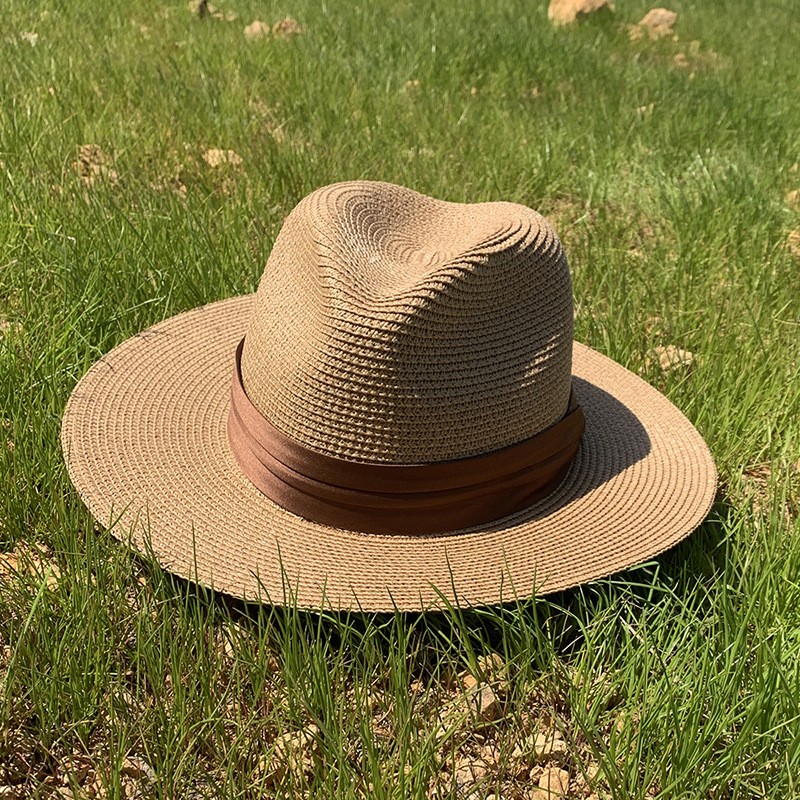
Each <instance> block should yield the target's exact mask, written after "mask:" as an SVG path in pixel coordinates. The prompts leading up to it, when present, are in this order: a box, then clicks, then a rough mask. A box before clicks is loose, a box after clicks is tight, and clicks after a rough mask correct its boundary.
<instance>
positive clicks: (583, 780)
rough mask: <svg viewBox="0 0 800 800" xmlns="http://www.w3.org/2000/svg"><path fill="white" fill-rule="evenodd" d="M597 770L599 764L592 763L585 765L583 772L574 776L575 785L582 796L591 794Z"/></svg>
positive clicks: (598, 769) (598, 770)
mask: <svg viewBox="0 0 800 800" xmlns="http://www.w3.org/2000/svg"><path fill="white" fill-rule="evenodd" d="M599 772H600V765H599V764H595V763H592V764H589V766H588V767H586V771H585V773H580V774H579V775H577V776H576V777H575V785H576V787H577V788H578V791H579V792H581V793H582V794H583V795H584V797H588V796H590V795H591V794H592V790H593V788H594V783H595V779H596V778H597V775H598V773H599Z"/></svg>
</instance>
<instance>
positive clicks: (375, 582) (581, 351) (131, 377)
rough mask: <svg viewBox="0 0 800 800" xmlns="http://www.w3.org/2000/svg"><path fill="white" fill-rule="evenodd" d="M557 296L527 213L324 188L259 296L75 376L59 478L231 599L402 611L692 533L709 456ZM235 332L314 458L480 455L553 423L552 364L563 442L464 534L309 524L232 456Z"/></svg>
mask: <svg viewBox="0 0 800 800" xmlns="http://www.w3.org/2000/svg"><path fill="white" fill-rule="evenodd" d="M387 218H388V219H390V221H391V224H387V222H386V220H387ZM348 265H349V266H348ZM570 292H571V288H570V283H569V276H568V272H567V266H566V261H565V259H564V256H563V253H562V251H561V247H560V244H559V243H558V240H557V238H556V237H555V236H554V234H553V233H552V231H551V229H550V228H549V226H548V225H547V224H546V222H545V221H544V220H543V219H542V218H541V217H540V216H539V215H537V214H535V212H532V211H530V210H529V209H525V208H524V207H521V206H516V205H513V204H507V203H493V204H481V205H476V206H460V205H456V204H450V203H441V202H439V201H434V200H430V199H429V198H424V197H422V196H421V195H417V194H415V193H413V192H410V191H408V190H404V189H401V188H400V187H391V186H388V185H386V184H365V183H358V184H343V185H338V186H334V187H326V188H325V189H323V190H320V191H318V192H316V193H314V194H313V195H311V196H309V197H308V198H306V200H304V201H303V202H302V203H301V204H300V205H299V206H298V208H297V209H296V210H295V211H294V212H293V213H292V214H291V215H290V217H289V218H288V219H287V221H286V223H285V225H284V227H283V229H282V231H281V234H280V235H279V237H278V240H277V241H276V244H275V248H274V251H273V254H272V255H271V257H270V260H269V263H268V265H267V268H266V270H265V274H264V278H263V280H262V283H261V286H260V288H259V291H258V294H257V295H255V296H246V297H239V298H234V299H231V300H226V301H222V302H219V303H214V304H211V305H209V306H204V307H202V308H198V309H194V310H192V311H189V312H186V313H184V314H181V315H178V316H176V317H173V318H172V319H169V320H167V321H165V322H163V323H161V324H159V325H156V326H154V327H153V328H150V329H148V330H146V331H144V332H143V333H141V334H139V335H138V336H135V337H133V338H131V339H129V340H128V341H126V342H123V343H122V344H121V345H120V346H118V347H117V348H115V349H114V350H112V351H111V352H110V353H108V354H107V355H106V356H104V357H103V358H102V359H101V360H100V361H99V362H97V363H96V364H95V365H94V366H93V367H92V368H91V369H90V370H89V372H88V373H87V374H86V375H85V376H84V378H83V379H82V380H81V381H80V382H79V384H78V386H77V387H76V388H75V391H74V392H73V394H72V396H71V397H70V400H69V403H68V405H67V408H66V410H65V414H64V422H63V427H62V446H63V449H64V454H65V459H66V462H67V467H68V470H69V474H70V477H71V478H72V480H73V482H74V484H75V486H76V487H77V489H78V491H79V493H80V495H81V497H82V498H83V500H84V501H85V502H86V504H87V506H88V507H89V509H90V511H91V512H92V514H93V515H94V517H95V518H96V519H97V520H98V521H99V522H100V523H101V524H103V525H106V526H110V527H111V530H112V532H113V533H114V534H115V535H116V536H117V537H119V538H121V539H123V540H125V541H128V540H130V541H131V542H132V544H133V545H134V546H135V547H137V548H139V549H141V550H147V549H152V552H153V553H154V554H155V555H156V557H157V558H158V559H159V561H161V563H162V564H163V565H164V566H165V567H166V568H167V569H169V570H171V571H173V572H175V573H176V574H179V575H181V576H183V577H186V578H188V579H191V580H196V581H198V582H200V583H202V584H204V585H206V586H211V587H213V588H215V589H217V590H220V591H223V592H226V593H229V594H232V595H235V596H239V597H245V598H249V599H259V600H262V601H269V602H275V603H284V602H293V603H296V604H297V605H298V606H300V607H305V608H319V607H320V606H322V605H325V606H326V607H329V608H341V609H348V608H360V609H362V610H365V611H389V610H392V609H394V608H399V609H402V610H421V609H430V608H436V607H441V605H442V603H443V601H444V600H446V601H447V602H452V603H456V604H458V605H483V604H493V603H498V602H503V601H510V600H513V599H515V598H517V597H525V596H529V595H531V594H534V593H540V594H541V593H545V592H552V591H556V590H560V589H564V588H567V587H571V586H575V585H577V584H580V583H583V582H585V581H587V580H590V579H592V578H596V577H600V576H603V575H608V574H611V573H613V572H616V571H618V570H621V569H624V568H625V567H628V566H630V565H632V564H635V563H638V562H640V561H642V560H644V559H646V558H648V557H650V556H653V555H656V554H657V553H659V552H662V551H663V550H665V549H667V548H669V547H670V546H672V545H673V544H675V543H676V542H677V541H679V540H680V539H682V538H683V537H684V536H686V535H687V534H688V533H689V532H690V531H691V530H693V529H694V528H695V527H696V526H697V525H698V524H699V523H700V521H701V520H702V519H703V518H704V517H705V515H706V514H707V512H708V510H709V508H710V505H711V502H712V500H713V497H714V494H715V490H716V470H715V468H714V464H713V461H712V459H711V456H710V453H709V451H708V449H707V447H706V445H705V443H704V442H703V440H702V438H701V437H700V435H699V433H698V432H697V431H696V430H695V429H694V427H693V426H692V424H691V423H690V422H689V421H688V420H687V419H686V418H685V417H684V416H683V415H682V414H681V412H680V411H679V410H678V409H677V408H675V407H674V406H673V405H672V404H671V403H670V402H669V401H668V400H667V399H666V398H665V397H664V396H663V395H661V394H660V393H659V392H658V391H657V390H655V389H654V388H652V387H651V386H649V385H648V384H647V383H645V382H644V381H642V380H641V379H640V378H638V377H637V376H635V375H633V374H632V373H630V372H629V371H627V370H626V369H624V368H623V367H622V366H620V365H619V364H617V363H615V362H614V361H612V360H610V359H608V358H606V357H605V356H603V355H601V354H599V353H597V352H595V351H593V350H591V349H590V348H588V347H586V346H584V345H580V344H578V343H575V344H574V345H573V343H572V340H571V335H572V316H571V315H572V311H571V296H570ZM245 333H246V334H247V339H246V345H245V353H244V356H243V375H244V383H245V388H246V389H247V392H248V395H249V396H250V397H251V399H252V400H253V402H254V403H255V404H256V405H257V406H258V407H259V409H260V410H261V411H262V413H264V414H265V415H267V416H268V417H269V418H270V420H271V421H272V422H273V424H275V425H276V426H278V427H280V428H281V429H282V430H284V432H286V433H288V434H289V435H291V436H293V437H295V438H296V439H298V440H299V441H301V442H303V443H304V444H306V445H307V446H309V447H311V448H313V449H316V450H319V451H321V452H325V453H328V454H330V455H337V456H339V457H346V458H350V459H354V460H360V461H375V462H393V463H414V462H424V461H431V460H443V459H448V458H458V457H463V456H467V455H472V454H475V453H480V452H487V451H490V450H493V449H496V448H498V447H502V446H503V445H506V444H510V443H513V442H515V441H519V440H520V439H523V438H526V437H528V436H531V435H532V434H534V433H536V432H538V431H539V430H541V429H543V428H545V427H547V426H548V425H550V424H552V422H554V421H555V420H556V419H558V418H559V417H560V416H561V415H562V414H563V412H564V409H565V407H566V404H567V400H568V395H569V387H570V374H572V381H573V385H574V389H575V394H576V397H577V400H578V402H579V403H580V404H581V406H582V407H583V410H584V414H585V417H586V432H585V433H584V436H583V439H582V443H581V448H580V451H579V453H578V456H577V458H576V460H575V462H574V463H573V466H572V468H571V469H570V472H569V474H568V475H567V477H566V478H565V479H564V481H563V482H562V483H561V484H560V486H559V487H558V488H557V489H556V490H555V492H554V493H553V494H551V495H550V496H549V497H547V498H546V499H545V500H543V501H541V502H540V503H538V504H536V505H535V506H533V507H532V508H530V509H527V510H525V511H523V512H519V513H517V514H515V515H513V516H511V517H506V518H505V519H502V520H498V521H496V522H493V523H489V524H486V525H482V526H480V527H477V528H473V529H470V530H466V531H455V532H452V533H448V534H441V535H433V536H380V535H375V534H363V533H358V532H351V531H345V530H339V529H334V528H329V527H326V526H323V525H319V524H316V523H313V522H309V521H307V520H304V519H302V518H300V517H298V516H295V515H294V514H292V513H290V512H288V511H286V510H284V509H282V508H280V507H278V506H277V505H275V504H274V503H273V502H271V501H270V500H269V499H267V498H266V497H265V496H264V495H262V494H261V493H260V492H259V491H258V490H257V489H256V488H255V487H254V486H253V485H252V484H251V483H250V482H249V481H248V479H247V478H246V477H245V476H244V475H243V474H242V473H241V472H240V470H239V468H238V465H237V464H236V462H235V461H234V459H233V456H232V455H231V453H230V451H229V445H228V441H227V434H226V422H227V414H228V407H229V397H230V382H231V376H232V371H233V353H234V350H235V348H236V345H237V343H238V342H239V340H240V339H241V338H242V336H244V335H245ZM570 362H571V370H570Z"/></svg>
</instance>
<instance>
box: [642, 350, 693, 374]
mask: <svg viewBox="0 0 800 800" xmlns="http://www.w3.org/2000/svg"><path fill="white" fill-rule="evenodd" d="M653 355H654V356H655V358H656V359H657V360H658V365H659V367H661V370H662V371H663V372H669V371H670V370H673V369H681V368H686V367H690V366H691V365H692V362H693V361H694V353H691V352H689V351H688V350H682V349H681V348H680V347H675V345H673V344H668V345H667V346H666V347H662V346H660V345H659V346H658V347H654V348H653ZM645 362H646V363H647V365H648V366H649V365H650V364H651V363H652V359H651V358H649V357H648V358H647V359H645Z"/></svg>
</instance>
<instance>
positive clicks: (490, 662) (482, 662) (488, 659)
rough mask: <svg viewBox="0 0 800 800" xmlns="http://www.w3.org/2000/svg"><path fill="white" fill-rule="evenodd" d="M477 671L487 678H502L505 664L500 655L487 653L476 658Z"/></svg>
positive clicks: (504, 672)
mask: <svg viewBox="0 0 800 800" xmlns="http://www.w3.org/2000/svg"><path fill="white" fill-rule="evenodd" d="M478 669H479V670H480V671H481V673H482V674H483V675H484V676H485V677H487V678H504V677H505V674H506V662H505V661H503V657H502V656H501V655H500V653H489V654H488V655H485V656H479V657H478Z"/></svg>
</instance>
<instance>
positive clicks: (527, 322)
mask: <svg viewBox="0 0 800 800" xmlns="http://www.w3.org/2000/svg"><path fill="white" fill-rule="evenodd" d="M572 328H573V315H572V286H571V282H570V278H569V270H568V266H567V261H566V257H565V255H564V252H563V250H562V247H561V243H560V242H559V240H558V237H557V236H556V235H555V233H554V232H553V230H552V228H551V227H550V225H549V224H548V223H547V221H546V220H545V219H544V218H543V217H542V216H540V215H539V214H537V213H536V212H535V211H532V210H531V209H529V208H527V207H525V206H522V205H517V204H514V203H504V202H502V203H501V202H498V203H479V204H472V205H467V204H459V203H449V202H444V201H439V200H434V199H432V198H429V197H425V196H424V195H421V194H418V193H416V192H413V191H411V190H409V189H405V188H402V187H399V186H394V185H391V184H386V183H373V182H365V181H358V182H352V183H342V184H335V185H333V186H327V187H324V188H322V189H319V190H317V191H316V192H314V193H312V194H311V195H309V196H307V197H306V198H305V199H304V200H302V201H301V202H300V203H299V204H298V205H297V207H296V208H295V209H294V210H293V211H292V212H291V213H290V214H289V216H288V217H287V219H286V221H285V222H284V225H283V227H282V229H281V231H280V233H279V235H278V237H277V239H276V241H275V244H274V247H273V250H272V253H271V255H270V257H269V260H268V262H267V266H266V268H265V270H264V275H263V277H262V280H261V283H260V286H259V289H258V293H257V296H256V302H255V306H254V309H253V313H252V316H251V318H250V322H249V326H248V330H247V335H246V338H245V346H244V351H243V354H242V380H243V384H244V388H245V390H246V392H247V395H248V397H249V398H250V400H251V401H252V403H253V404H254V405H255V407H256V408H257V409H258V410H259V411H260V412H261V413H262V414H263V415H264V416H265V417H266V418H267V419H268V420H269V421H270V422H271V423H272V424H273V425H274V426H275V427H277V428H278V429H279V430H281V431H283V432H284V433H285V434H287V435H289V436H291V437H292V438H294V439H295V440H297V441H298V442H300V443H301V444H304V445H305V446H307V447H309V448H311V449H312V450H316V451H318V452H321V453H325V454H326V455H331V456H336V457H339V458H345V459H349V460H354V461H364V462H374V463H393V464H413V463H425V462H431V461H445V460H450V459H457V458H465V457H468V456H473V455H478V454H481V453H487V452H491V451H493V450H497V449H500V448H502V447H506V446H508V445H512V444H515V443H517V442H519V441H522V440H524V439H527V438H529V437H531V436H533V435H535V434H536V433H538V432H539V431H541V430H544V429H545V428H547V427H549V426H550V425H552V424H554V423H555V422H556V421H558V420H559V419H560V418H561V417H562V416H563V414H564V412H565V410H566V407H567V403H568V401H569V394H570V381H571V359H572Z"/></svg>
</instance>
